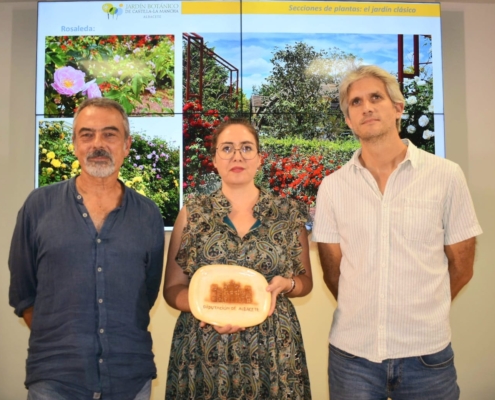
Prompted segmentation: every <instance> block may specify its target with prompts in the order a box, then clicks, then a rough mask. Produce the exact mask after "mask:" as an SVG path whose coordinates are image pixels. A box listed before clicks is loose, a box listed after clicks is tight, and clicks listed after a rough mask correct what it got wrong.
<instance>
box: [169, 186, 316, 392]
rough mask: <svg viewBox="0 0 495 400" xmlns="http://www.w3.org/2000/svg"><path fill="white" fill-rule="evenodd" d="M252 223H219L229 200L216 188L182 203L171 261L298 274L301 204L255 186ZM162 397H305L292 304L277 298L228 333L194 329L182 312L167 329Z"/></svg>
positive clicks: (189, 269)
mask: <svg viewBox="0 0 495 400" xmlns="http://www.w3.org/2000/svg"><path fill="white" fill-rule="evenodd" d="M253 210H254V217H255V218H256V219H257V220H258V221H259V223H258V224H255V225H254V226H253V228H252V229H251V231H250V232H249V233H247V234H246V235H245V236H244V237H243V238H240V237H239V236H238V235H237V233H236V231H235V229H233V228H232V227H231V226H230V225H229V224H228V223H226V222H225V217H226V216H227V215H228V214H229V213H230V211H231V205H230V203H229V202H228V200H227V199H226V198H225V196H224V195H223V194H222V192H221V190H219V191H217V192H215V193H214V194H213V195H210V196H198V197H195V198H194V199H192V201H190V202H189V203H187V212H188V223H187V227H186V228H185V230H184V233H183V236H182V242H181V246H180V249H179V253H178V255H177V262H178V264H179V265H180V266H181V268H182V269H183V270H184V272H185V273H187V274H188V275H189V276H190V277H191V276H192V275H193V274H194V272H195V271H196V270H197V269H198V268H199V267H202V266H204V265H210V264H231V265H241V266H243V267H247V268H252V269H254V270H256V271H258V272H260V273H261V274H262V275H264V276H265V278H266V280H267V281H268V282H270V280H271V279H272V278H273V277H274V276H276V275H281V276H284V277H291V276H292V275H298V274H301V273H304V272H305V270H304V267H303V265H302V263H301V261H300V260H299V255H300V254H301V251H302V248H301V245H300V243H299V233H300V230H301V229H305V228H304V223H305V222H306V221H307V219H308V214H307V208H306V207H305V206H304V205H303V204H301V203H298V202H296V201H295V200H292V199H287V198H281V197H275V196H273V195H272V194H270V193H268V192H266V191H264V190H261V192H260V197H259V201H258V203H257V204H256V205H255V207H254V209H253ZM165 396H166V398H167V399H170V400H172V399H174V400H175V399H198V400H199V399H205V400H206V399H225V400H227V399H228V400H231V399H262V400H265V399H294V400H295V399H311V393H310V386H309V376H308V369H307V366H306V355H305V352H304V347H303V340H302V335H301V327H300V325H299V321H298V319H297V315H296V311H295V309H294V307H293V305H292V303H291V301H290V300H289V299H288V298H286V297H284V296H278V297H277V303H276V307H275V312H274V313H273V314H272V315H271V316H270V317H268V318H267V319H266V320H265V321H264V322H262V323H261V324H260V325H257V326H254V327H251V328H246V330H244V331H242V332H238V333H235V334H225V335H220V334H218V333H217V332H216V331H215V330H214V329H213V328H212V327H211V326H210V325H208V326H207V327H206V328H200V327H199V321H198V320H197V319H196V318H194V316H193V315H192V314H191V313H187V312H183V313H181V314H180V316H179V319H178V320H177V324H176V326H175V330H174V336H173V339H172V348H171V352H170V360H169V366H168V377H167V389H166V395H165Z"/></svg>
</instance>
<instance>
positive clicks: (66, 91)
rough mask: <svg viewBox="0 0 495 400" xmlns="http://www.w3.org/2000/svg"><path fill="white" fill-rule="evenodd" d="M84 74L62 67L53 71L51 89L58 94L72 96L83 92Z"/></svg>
mask: <svg viewBox="0 0 495 400" xmlns="http://www.w3.org/2000/svg"><path fill="white" fill-rule="evenodd" d="M85 77H86V74H85V73H84V72H82V71H79V70H77V69H75V68H73V67H62V68H59V69H57V70H56V71H55V74H54V75H53V79H54V82H53V83H52V87H53V88H54V89H55V90H56V91H57V92H58V93H60V94H63V95H65V96H72V95H74V94H76V93H79V92H80V91H81V90H83V88H84V86H85V84H84V78H85Z"/></svg>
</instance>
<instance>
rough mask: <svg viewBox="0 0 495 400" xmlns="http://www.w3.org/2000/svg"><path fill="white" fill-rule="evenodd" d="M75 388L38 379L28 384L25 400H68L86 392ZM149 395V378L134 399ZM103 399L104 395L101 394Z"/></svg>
mask: <svg viewBox="0 0 495 400" xmlns="http://www.w3.org/2000/svg"><path fill="white" fill-rule="evenodd" d="M74 390H77V389H75V388H73V387H70V386H66V385H64V384H63V383H60V382H56V381H40V382H36V383H33V384H32V385H30V386H29V391H28V397H27V400H70V399H73V398H74V396H77V395H81V394H82V395H87V394H86V393H80V392H79V393H77V392H76V393H77V394H76V393H74ZM150 397H151V379H150V380H149V381H148V382H146V383H145V385H144V386H143V388H142V389H141V390H140V392H139V393H138V394H137V395H136V397H135V398H134V400H149V399H150ZM89 399H99V397H98V395H93V396H91V395H90V396H89ZM101 399H102V400H105V396H101Z"/></svg>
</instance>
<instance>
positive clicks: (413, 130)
mask: <svg viewBox="0 0 495 400" xmlns="http://www.w3.org/2000/svg"><path fill="white" fill-rule="evenodd" d="M414 132H416V127H415V126H414V125H409V126H408V127H407V133H410V134H411V135H412V134H413V133H414Z"/></svg>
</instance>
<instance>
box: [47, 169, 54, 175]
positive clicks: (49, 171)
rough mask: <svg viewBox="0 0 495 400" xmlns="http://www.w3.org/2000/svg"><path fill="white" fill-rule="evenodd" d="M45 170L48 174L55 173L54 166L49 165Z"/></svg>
mask: <svg viewBox="0 0 495 400" xmlns="http://www.w3.org/2000/svg"><path fill="white" fill-rule="evenodd" d="M45 171H46V174H47V175H51V174H52V173H53V168H50V167H48V168H47V169H46V170H45Z"/></svg>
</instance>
